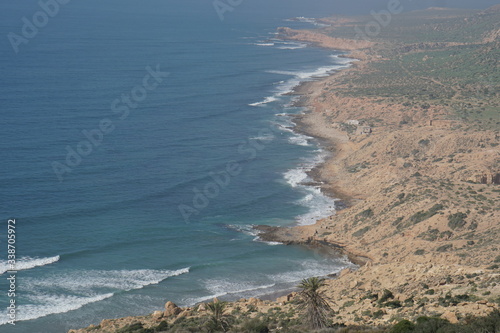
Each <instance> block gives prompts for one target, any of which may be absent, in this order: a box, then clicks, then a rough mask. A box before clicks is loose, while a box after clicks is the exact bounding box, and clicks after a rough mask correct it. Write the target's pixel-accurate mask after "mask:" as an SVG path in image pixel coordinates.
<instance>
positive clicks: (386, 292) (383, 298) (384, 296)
mask: <svg viewBox="0 0 500 333" xmlns="http://www.w3.org/2000/svg"><path fill="white" fill-rule="evenodd" d="M389 299H394V294H393V293H392V292H391V291H390V290H388V289H384V293H383V294H382V296H381V297H380V299H379V301H378V302H379V303H384V302H386V301H388V300H389Z"/></svg>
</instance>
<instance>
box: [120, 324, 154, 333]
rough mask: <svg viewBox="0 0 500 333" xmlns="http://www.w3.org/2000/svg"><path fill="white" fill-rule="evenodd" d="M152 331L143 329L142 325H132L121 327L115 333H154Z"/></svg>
mask: <svg viewBox="0 0 500 333" xmlns="http://www.w3.org/2000/svg"><path fill="white" fill-rule="evenodd" d="M154 331H155V330H154V329H152V328H144V326H143V324H142V323H133V324H130V325H127V326H125V327H122V328H121V329H119V330H117V331H116V333H154Z"/></svg>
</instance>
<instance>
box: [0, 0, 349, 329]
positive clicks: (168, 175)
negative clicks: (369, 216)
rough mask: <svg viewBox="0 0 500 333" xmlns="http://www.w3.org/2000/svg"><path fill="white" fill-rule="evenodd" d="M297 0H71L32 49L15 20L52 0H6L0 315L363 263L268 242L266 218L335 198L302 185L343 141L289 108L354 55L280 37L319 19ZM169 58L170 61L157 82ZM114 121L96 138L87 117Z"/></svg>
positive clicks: (38, 322) (97, 126)
mask: <svg viewBox="0 0 500 333" xmlns="http://www.w3.org/2000/svg"><path fill="white" fill-rule="evenodd" d="M285 3H286V2H285V1H282V2H281V5H280V2H279V1H271V2H269V4H272V5H267V7H266V8H265V10H259V8H258V6H257V5H256V4H255V3H253V4H252V5H250V4H247V3H242V4H241V5H240V6H238V7H236V8H234V9H233V11H231V12H226V13H225V19H224V21H220V19H219V17H218V15H217V13H216V12H215V10H214V8H213V6H212V2H210V1H207V2H204V3H201V2H199V1H180V0H172V1H160V0H154V1H153V0H151V1H135V0H127V1H118V0H109V1H97V0H91V1H72V2H69V3H68V4H66V5H61V8H60V10H59V12H58V13H57V15H54V17H50V18H49V20H48V23H47V24H46V25H45V26H44V27H43V28H41V29H39V30H40V31H39V32H38V34H37V35H36V36H34V37H33V38H31V39H29V40H28V42H27V43H23V44H20V45H19V52H18V53H17V54H16V53H15V52H14V51H13V49H12V47H11V44H10V43H9V40H8V38H7V37H6V36H7V34H8V33H9V32H15V33H17V34H21V28H22V25H23V21H22V20H21V18H22V17H27V18H29V19H30V20H31V19H32V17H33V14H35V13H37V11H40V7H39V4H38V3H37V2H36V1H26V2H4V3H2V4H1V5H0V6H1V8H2V11H1V13H0V17H1V20H0V32H1V34H2V36H5V38H3V40H2V44H1V46H0V47H1V54H0V74H1V79H0V87H1V89H0V91H1V94H0V100H1V106H2V107H1V112H2V130H1V132H0V158H1V161H2V162H1V163H2V166H1V168H0V183H1V187H0V203H1V206H0V213H1V214H0V217H1V218H2V223H1V230H0V236H1V243H0V244H1V251H0V259H1V261H0V274H1V275H0V278H1V279H0V291H1V297H0V309H1V311H0V331H1V332H40V333H46V332H56V333H57V332H66V331H67V330H68V329H70V328H79V327H84V326H87V325H89V324H97V323H99V322H100V321H101V320H102V319H104V318H114V317H121V316H128V315H141V314H147V313H150V312H152V311H155V310H158V309H161V308H162V307H163V304H164V303H165V302H166V301H168V300H170V301H173V302H175V303H177V304H178V305H191V304H195V303H197V302H200V301H206V300H210V299H211V298H213V297H215V296H217V297H219V298H222V299H224V298H227V299H237V298H240V297H251V296H257V295H265V294H269V293H274V292H277V291H280V290H287V289H289V288H291V287H293V286H294V285H296V284H297V282H298V281H300V280H301V279H302V278H305V277H309V276H318V275H326V274H330V273H334V272H337V271H339V270H340V269H342V268H343V267H345V266H346V265H349V263H347V262H346V261H345V260H340V259H339V260H335V259H331V258H324V257H322V256H320V255H318V254H316V253H314V252H311V251H309V250H307V249H304V248H302V247H293V246H284V245H280V244H272V243H265V242H261V241H259V239H258V237H257V234H256V233H255V232H254V231H253V229H252V226H253V225H259V224H266V225H279V226H286V225H292V224H296V223H301V224H310V223H313V222H314V221H315V219H316V218H318V217H322V216H326V215H328V214H329V213H331V212H332V211H333V210H334V202H333V200H332V199H330V198H327V197H325V196H323V195H322V194H321V192H320V191H319V190H318V189H317V188H314V187H308V186H305V185H302V183H303V182H307V180H308V178H307V171H308V170H310V169H311V168H312V167H314V166H315V165H317V164H318V163H320V162H321V161H322V160H323V159H324V158H325V157H326V154H325V152H323V151H322V150H321V148H320V147H319V146H318V144H317V143H316V142H315V141H314V139H312V138H309V137H306V136H303V135H300V134H297V133H295V132H293V123H292V121H291V119H290V117H289V116H288V115H289V114H294V113H299V112H301V111H302V110H301V109H299V108H295V107H292V106H290V105H291V102H292V97H291V96H289V95H287V94H286V93H287V92H290V91H291V89H292V88H293V87H295V86H297V85H298V84H299V83H300V82H303V81H305V80H311V79H314V78H316V77H320V76H324V75H326V74H327V73H329V72H331V71H334V70H338V69H341V68H344V67H346V66H348V64H347V62H346V60H345V59H343V58H339V57H338V55H339V54H340V53H336V52H333V51H331V50H323V49H318V48H314V47H310V46H308V45H306V44H303V43H292V42H284V41H280V40H277V39H276V38H275V34H274V32H275V31H276V28H277V27H279V26H292V27H297V28H301V27H304V28H307V27H310V25H309V23H304V22H295V21H294V22H292V21H285V19H286V18H289V17H294V16H301V15H304V8H302V7H300V8H299V7H296V8H295V7H293V6H286V5H285ZM261 4H262V5H263V4H264V2H261ZM306 14H309V15H316V16H321V15H324V14H325V13H323V12H320V11H319V10H318V12H314V10H313V9H310V10H309V12H307V13H306ZM158 71H160V72H165V73H166V72H168V75H167V74H164V75H163V74H162V75H161V76H157V78H158V80H155V78H154V77H151V76H150V77H149V79H148V84H149V85H151V84H154V83H158V86H157V87H156V88H152V89H151V90H147V89H146V90H145V89H143V84H144V82H143V79H144V77H145V76H147V75H151V73H152V72H158ZM131 94H134V95H135V97H136V98H135V100H134V99H133V98H132V100H128V102H127V100H126V98H127V96H130V95H131ZM115 100H117V101H118V102H115ZM97 130H100V131H102V132H104V133H103V134H102V136H101V135H94V141H95V142H94V143H95V144H88V143H86V142H85V141H88V138H86V136H85V134H84V132H83V131H86V133H96V131H97ZM92 131H94V132H92ZM68 151H74V152H80V153H79V157H75V155H73V156H72V157H71V158H69V159H68V160H67V155H68ZM73 154H74V153H73ZM80 159H81V160H80ZM55 170H56V171H55ZM14 218H15V219H16V229H15V231H16V243H15V247H16V253H15V255H16V259H17V265H16V268H17V269H18V272H17V274H16V283H15V287H16V297H15V298H11V297H8V296H7V292H8V289H9V282H8V281H7V277H8V276H9V275H10V273H9V272H7V270H8V269H9V266H8V264H7V261H6V260H7V254H8V253H7V245H6V242H7V220H8V219H14ZM12 299H15V301H16V316H17V318H16V319H17V322H16V325H15V326H12V325H10V324H8V323H7V321H8V316H7V306H8V305H9V302H10V301H11V300H12Z"/></svg>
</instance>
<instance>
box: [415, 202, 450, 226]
mask: <svg viewBox="0 0 500 333" xmlns="http://www.w3.org/2000/svg"><path fill="white" fill-rule="evenodd" d="M443 208H444V206H443V205H441V204H435V205H434V206H432V207H431V208H430V209H429V210H428V211H426V212H424V211H423V210H421V211H419V212H417V213H415V214H413V215H412V216H411V217H410V222H412V223H413V224H417V223H420V222H422V221H425V220H427V219H428V218H430V217H432V216H434V215H436V214H437V213H438V212H439V211H440V210H442V209H443Z"/></svg>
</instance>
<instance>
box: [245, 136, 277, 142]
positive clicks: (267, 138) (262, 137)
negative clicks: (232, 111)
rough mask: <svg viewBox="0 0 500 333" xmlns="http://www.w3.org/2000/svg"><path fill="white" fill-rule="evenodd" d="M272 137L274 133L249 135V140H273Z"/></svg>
mask: <svg viewBox="0 0 500 333" xmlns="http://www.w3.org/2000/svg"><path fill="white" fill-rule="evenodd" d="M274 138H275V137H274V135H261V136H254V137H251V138H250V140H259V141H273V140H274Z"/></svg>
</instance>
